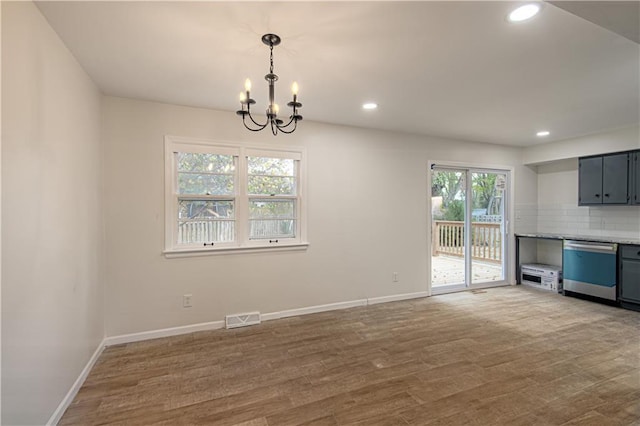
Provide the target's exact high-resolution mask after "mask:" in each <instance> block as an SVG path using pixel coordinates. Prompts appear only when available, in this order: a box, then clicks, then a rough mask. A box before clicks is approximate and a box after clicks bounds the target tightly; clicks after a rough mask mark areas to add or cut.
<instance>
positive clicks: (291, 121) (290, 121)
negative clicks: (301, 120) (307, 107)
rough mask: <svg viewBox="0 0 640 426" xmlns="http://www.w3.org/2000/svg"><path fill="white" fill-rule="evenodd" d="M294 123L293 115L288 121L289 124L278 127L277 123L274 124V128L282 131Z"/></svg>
mask: <svg viewBox="0 0 640 426" xmlns="http://www.w3.org/2000/svg"><path fill="white" fill-rule="evenodd" d="M293 122H294V118H293V115H292V116H291V119H290V120H289V122H288V123H287V124H280V125H278V123H276V126H278V129H280V130H282V129H286V128H287V127H289V126H290V125H291V123H293Z"/></svg>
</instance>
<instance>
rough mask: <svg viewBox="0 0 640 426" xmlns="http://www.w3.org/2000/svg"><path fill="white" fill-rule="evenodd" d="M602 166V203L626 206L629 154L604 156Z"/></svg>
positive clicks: (627, 199)
mask: <svg viewBox="0 0 640 426" xmlns="http://www.w3.org/2000/svg"><path fill="white" fill-rule="evenodd" d="M602 164H603V172H602V203H603V204H627V203H628V201H629V198H628V194H629V192H628V187H629V153H626V152H625V153H622V154H613V155H605V156H604V157H603V161H602Z"/></svg>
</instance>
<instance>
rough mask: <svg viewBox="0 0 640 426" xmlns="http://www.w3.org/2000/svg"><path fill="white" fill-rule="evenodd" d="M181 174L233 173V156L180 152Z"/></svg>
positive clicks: (179, 165) (179, 166) (179, 167)
mask: <svg viewBox="0 0 640 426" xmlns="http://www.w3.org/2000/svg"><path fill="white" fill-rule="evenodd" d="M177 156H178V171H179V172H200V173H218V174H230V173H233V171H234V169H235V167H234V165H233V155H219V154H202V153H197V152H178V153H177Z"/></svg>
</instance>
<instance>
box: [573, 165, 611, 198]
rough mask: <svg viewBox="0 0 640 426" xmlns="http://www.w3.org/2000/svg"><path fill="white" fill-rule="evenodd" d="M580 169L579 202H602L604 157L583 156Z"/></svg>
mask: <svg viewBox="0 0 640 426" xmlns="http://www.w3.org/2000/svg"><path fill="white" fill-rule="evenodd" d="M578 170H579V172H578V174H579V176H578V184H579V198H578V204H579V205H588V204H602V157H587V158H581V159H580V160H579V167H578ZM609 195H611V194H609Z"/></svg>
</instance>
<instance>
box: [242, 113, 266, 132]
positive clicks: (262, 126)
mask: <svg viewBox="0 0 640 426" xmlns="http://www.w3.org/2000/svg"><path fill="white" fill-rule="evenodd" d="M247 113H248V114H247V115H248V116H249V118H250V119H251V122H252V123H253V124H255V125H256V126H258V127H260V130H262V129H264V128H265V127H267V125H268V124H269V119H268V118H267V122H266V123H264V124H260V123H258V122H257V121H256V120H254V119H253V116H252V115H251V111H249V110H247ZM243 121H244V120H243ZM245 126H246V124H245Z"/></svg>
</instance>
